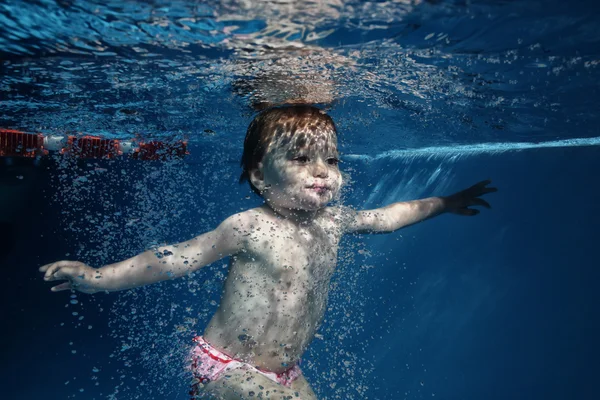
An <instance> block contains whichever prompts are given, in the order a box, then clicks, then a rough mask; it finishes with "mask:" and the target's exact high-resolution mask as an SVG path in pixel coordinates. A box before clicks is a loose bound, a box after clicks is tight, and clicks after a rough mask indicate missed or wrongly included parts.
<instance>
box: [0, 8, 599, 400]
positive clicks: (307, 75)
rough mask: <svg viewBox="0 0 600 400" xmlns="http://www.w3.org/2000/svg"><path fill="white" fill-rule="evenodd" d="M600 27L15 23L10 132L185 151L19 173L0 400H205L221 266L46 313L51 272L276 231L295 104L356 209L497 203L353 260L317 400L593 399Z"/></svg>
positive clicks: (5, 213)
mask: <svg viewBox="0 0 600 400" xmlns="http://www.w3.org/2000/svg"><path fill="white" fill-rule="evenodd" d="M599 17H600V8H599V7H598V6H596V5H595V3H594V2H586V1H575V2H569V3H567V2H559V1H553V0H548V1H520V2H517V1H465V0H461V1H459V0H456V1H419V0H414V1H387V2H380V1H372V2H363V1H349V2H345V1H341V0H331V1H308V2H292V1H258V2H246V1H225V0H223V1H210V2H203V3H192V2H185V1H169V2H167V1H153V2H135V1H127V2H121V1H109V2H106V1H105V2H97V1H78V2H75V1H68V0H67V1H48V0H40V1H36V2H21V1H11V0H5V1H2V2H1V3H0V60H1V62H0V71H1V72H0V128H7V129H18V130H21V131H24V132H31V133H38V132H41V133H43V134H57V135H66V134H72V135H80V134H89V135H94V136H101V137H104V138H111V139H122V140H128V139H135V138H142V139H144V140H160V141H162V142H164V143H171V142H174V141H179V140H185V141H186V142H187V143H188V150H189V152H190V154H189V155H188V156H186V157H185V158H183V159H178V158H174V159H172V160H168V161H153V162H144V161H139V160H131V159H127V158H125V157H122V158H116V159H111V160H107V159H74V158H70V157H67V156H65V155H61V154H57V153H53V154H50V155H49V156H47V157H43V158H40V159H26V158H20V157H0V164H1V165H0V228H1V229H0V230H1V233H0V243H2V251H1V252H0V253H1V254H0V266H1V267H2V270H3V271H6V272H5V275H4V279H5V285H4V290H3V291H2V297H3V300H4V302H3V304H4V307H3V310H4V312H3V314H2V317H3V318H2V319H3V326H5V327H7V328H5V329H4V331H3V333H2V336H3V340H4V342H5V343H6V344H7V346H5V348H6V349H5V351H3V352H2V363H1V364H0V365H1V368H2V373H1V374H0V376H1V377H2V378H0V380H1V381H2V388H3V389H2V391H3V393H5V395H3V398H4V396H6V397H5V398H8V399H39V398H50V399H55V398H56V399H64V398H77V399H137V398H144V399H186V398H188V396H187V390H188V384H189V379H190V376H188V374H187V372H186V371H185V368H184V361H185V355H186V352H187V351H188V349H189V346H190V345H191V343H190V338H191V337H192V336H193V335H194V334H196V333H198V332H201V331H202V330H203V328H204V326H205V325H206V323H207V321H208V319H209V318H210V316H211V315H212V313H213V312H214V310H215V309H216V305H217V304H218V301H219V297H220V293H221V288H222V282H223V279H224V277H225V274H226V272H227V270H226V261H221V262H217V263H214V264H213V265H211V266H210V267H207V268H205V269H202V270H201V271H199V272H198V273H196V274H194V275H193V276H190V277H186V278H182V279H179V280H175V281H170V282H163V283H160V284H156V285H153V286H150V287H145V288H140V289H136V290H130V291H124V292H120V293H111V294H109V295H104V294H97V295H94V296H88V295H84V294H79V293H74V294H70V293H60V294H54V293H50V292H49V286H48V284H45V283H44V282H43V281H42V279H41V276H40V274H39V273H38V272H37V268H38V267H39V266H40V265H42V264H45V263H48V262H52V261H55V260H59V259H79V260H82V261H84V262H87V263H89V264H90V265H94V266H100V265H104V264H106V263H111V262H115V261H118V260H121V259H124V258H126V257H131V256H133V255H135V254H137V253H138V252H140V251H143V250H145V249H147V248H149V247H151V246H153V245H156V244H160V243H165V242H167V243H173V242H177V241H182V240H186V239H189V238H191V237H193V236H195V235H197V234H199V233H202V232H205V231H207V230H209V229H212V228H214V227H215V225H216V224H218V223H219V222H220V221H222V220H223V219H224V218H226V217H227V216H229V215H231V214H232V213H235V212H238V211H240V210H244V209H248V208H251V207H255V206H257V205H258V204H260V199H259V198H258V197H256V196H255V195H254V194H253V193H252V192H251V191H250V189H249V188H248V187H247V186H246V185H238V178H239V174H240V172H241V171H240V168H239V158H240V156H241V150H242V143H243V138H244V135H245V130H246V128H247V126H248V123H249V122H250V121H251V119H252V117H253V116H254V115H255V113H256V112H257V110H259V109H261V108H264V107H267V106H269V105H273V104H280V103H282V102H290V101H296V102H298V101H303V102H310V103H312V104H316V105H318V106H319V107H321V108H323V109H325V110H327V111H328V113H329V114H330V115H331V116H332V117H333V119H334V120H335V122H336V124H337V126H338V130H339V132H340V137H339V140H340V150H341V153H342V154H341V159H342V164H341V169H342V171H344V173H345V178H346V180H347V182H348V184H347V186H346V188H345V189H344V192H343V196H342V202H343V203H344V204H347V205H351V206H353V207H356V208H359V209H363V208H365V209H369V208H375V207H379V206H383V205H386V204H390V203H392V202H395V201H403V200H409V199H416V198H422V197H429V196H435V195H445V194H449V193H453V192H454V191H457V190H460V189H463V188H465V187H467V186H469V185H471V184H474V183H476V182H477V181H480V180H483V179H487V178H491V179H492V180H493V184H494V186H497V187H498V188H499V189H500V190H499V191H498V192H497V193H495V194H492V195H489V196H488V197H487V199H488V200H489V201H490V203H491V204H492V209H491V210H482V213H481V214H480V215H479V216H477V217H475V218H465V217H459V216H455V215H444V216H441V217H439V218H435V219H433V220H430V221H427V222H424V223H422V224H418V225H415V226H411V227H409V228H406V229H403V230H400V231H398V232H395V233H392V234H388V235H373V236H351V237H347V238H345V239H344V241H343V242H342V246H341V249H340V253H339V265H338V270H337V272H336V274H335V275H334V277H333V280H332V284H331V290H332V292H331V297H330V302H329V307H328V311H327V313H326V316H325V321H324V323H323V326H322V327H321V329H320V330H319V334H318V336H317V337H316V338H315V340H314V341H313V343H312V344H311V347H310V349H309V351H308V352H307V354H306V356H305V357H304V359H303V364H302V368H303V371H304V372H305V374H306V376H307V379H308V381H309V382H310V383H311V385H312V386H313V387H314V390H315V392H316V393H317V394H318V397H319V399H409V400H414V399H422V398H438V399H439V398H441V399H482V398H486V399H507V398H511V399H513V398H514V399H537V398H540V399H542V398H543V399H565V398H574V399H591V398H595V397H594V395H593V393H595V392H596V390H595V385H594V382H595V377H596V375H597V372H598V368H597V366H596V362H595V360H596V359H597V358H598V357H599V356H600V351H599V350H600V348H599V346H598V344H597V340H596V338H597V337H598V336H599V334H600V332H599V331H600V325H599V321H598V312H597V310H596V307H595V306H596V305H597V304H598V303H599V301H598V300H599V295H598V293H597V290H596V288H595V286H596V282H597V281H598V278H600V276H599V275H600V272H599V271H598V268H597V264H598V263H597V261H596V260H595V258H594V257H593V254H594V253H595V250H596V247H597V243H598V240H599V239H600V236H599V234H598V232H597V227H598V226H600V217H599V216H598V213H597V212H596V207H597V204H598V203H599V201H600V190H599V189H598V185H597V183H596V182H597V177H596V175H597V171H600V157H599V156H600V151H599V150H598V149H599V148H598V144H599V143H600V128H599V126H600V117H599V115H598V111H597V106H596V104H597V103H598V100H600V99H599V83H598V82H600V19H599Z"/></svg>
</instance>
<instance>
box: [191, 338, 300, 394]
mask: <svg viewBox="0 0 600 400" xmlns="http://www.w3.org/2000/svg"><path fill="white" fill-rule="evenodd" d="M193 340H194V342H196V346H194V348H193V349H192V353H191V361H192V373H193V374H194V378H195V380H196V383H195V384H194V385H192V391H191V392H190V395H192V396H197V395H198V394H199V393H200V392H199V390H198V389H199V387H198V385H199V384H200V383H202V384H206V383H208V382H211V381H215V380H217V379H219V378H220V377H221V376H223V374H225V373H226V372H227V371H231V370H232V369H236V368H240V367H241V368H245V369H251V370H253V371H256V372H258V373H259V374H261V375H263V376H266V377H267V378H269V379H270V380H272V381H273V382H277V383H279V384H280V385H283V386H286V387H290V385H291V384H292V382H293V381H294V380H295V379H296V378H298V377H299V376H300V375H301V374H302V371H301V370H300V367H299V366H298V365H297V364H296V365H294V366H293V367H291V368H290V369H288V370H286V371H283V372H281V373H279V374H277V373H275V372H270V371H265V370H262V369H259V368H258V367H255V366H252V365H250V364H248V363H245V362H243V361H240V360H237V359H235V358H232V357H229V356H228V355H227V354H225V353H222V352H221V351H219V350H217V349H215V348H214V347H212V346H211V345H210V344H208V342H206V341H205V340H204V339H203V338H202V336H196V337H195V338H194V339H193Z"/></svg>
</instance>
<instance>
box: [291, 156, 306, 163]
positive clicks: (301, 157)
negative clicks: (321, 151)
mask: <svg viewBox="0 0 600 400" xmlns="http://www.w3.org/2000/svg"><path fill="white" fill-rule="evenodd" d="M294 161H298V162H300V163H305V162H308V157H306V156H298V157H295V158H294Z"/></svg>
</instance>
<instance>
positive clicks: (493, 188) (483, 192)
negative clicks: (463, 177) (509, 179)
mask: <svg viewBox="0 0 600 400" xmlns="http://www.w3.org/2000/svg"><path fill="white" fill-rule="evenodd" d="M497 191H498V188H495V187H486V188H483V189H482V190H481V194H486V193H494V192H497Z"/></svg>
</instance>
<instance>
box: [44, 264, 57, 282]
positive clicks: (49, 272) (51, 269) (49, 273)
mask: <svg viewBox="0 0 600 400" xmlns="http://www.w3.org/2000/svg"><path fill="white" fill-rule="evenodd" d="M58 268H60V267H59V266H58V263H52V264H50V265H47V266H46V273H45V274H44V280H45V281H49V280H52V278H53V277H54V273H55V272H56V270H57V269H58Z"/></svg>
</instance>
